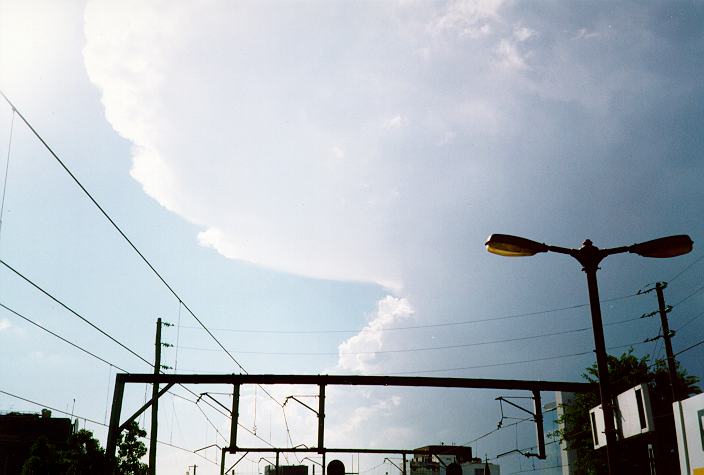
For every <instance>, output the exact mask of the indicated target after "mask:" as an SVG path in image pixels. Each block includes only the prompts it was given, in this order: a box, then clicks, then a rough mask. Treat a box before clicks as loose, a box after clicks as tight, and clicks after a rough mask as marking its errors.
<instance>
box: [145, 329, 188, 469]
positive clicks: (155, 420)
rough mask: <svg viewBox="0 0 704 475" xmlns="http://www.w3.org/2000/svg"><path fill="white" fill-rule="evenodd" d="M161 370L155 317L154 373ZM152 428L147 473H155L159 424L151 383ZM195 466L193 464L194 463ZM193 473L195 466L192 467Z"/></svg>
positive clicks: (156, 396)
mask: <svg viewBox="0 0 704 475" xmlns="http://www.w3.org/2000/svg"><path fill="white" fill-rule="evenodd" d="M160 372H161V318H157V319H156V338H155V340H154V375H155V376H157V375H159V373H160ZM151 422H152V428H151V431H150V432H149V475H156V434H157V429H158V424H159V384H158V383H154V384H153V385H152V418H151ZM194 467H195V465H194ZM193 473H194V474H195V468H194V469H193Z"/></svg>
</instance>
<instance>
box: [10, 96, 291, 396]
mask: <svg viewBox="0 0 704 475" xmlns="http://www.w3.org/2000/svg"><path fill="white" fill-rule="evenodd" d="M0 95H2V97H3V98H4V99H5V101H6V102H7V103H8V104H9V105H10V107H11V108H12V110H13V111H14V112H15V113H16V114H17V116H18V117H19V118H20V119H21V120H22V122H24V124H25V125H26V126H27V127H28V128H29V129H30V131H31V132H32V133H33V134H34V136H35V137H36V138H37V139H38V140H39V141H40V142H41V143H42V145H44V148H46V149H47V151H48V152H49V153H50V154H51V156H52V157H54V159H55V160H56V161H57V162H58V163H59V165H61V167H62V168H63V169H64V171H65V172H66V173H68V175H69V176H70V177H71V179H72V180H73V181H74V182H75V183H76V185H77V186H78V187H79V188H80V189H81V191H83V193H84V194H85V195H86V196H87V197H88V198H89V199H90V201H91V202H92V203H93V204H94V205H95V207H96V208H98V210H99V211H100V213H101V214H102V215H103V216H104V217H105V219H107V220H108V222H109V223H110V224H111V225H112V226H113V228H115V230H116V231H117V232H118V233H119V234H120V235H121V236H122V237H123V239H124V240H125V241H126V242H127V243H128V244H129V246H130V247H131V248H132V250H133V251H134V252H135V253H136V254H137V255H138V256H139V257H140V258H141V259H142V261H143V262H144V263H145V264H146V265H147V267H149V269H151V271H152V272H153V273H154V275H156V276H157V278H158V279H159V280H160V281H161V282H162V283H163V284H164V286H165V287H166V288H167V289H168V290H169V292H171V294H172V295H173V296H174V297H175V298H176V299H177V300H178V302H179V304H180V305H182V306H183V308H185V309H186V311H188V313H190V314H191V316H192V317H193V318H194V319H195V320H196V322H198V324H199V325H200V326H201V327H202V328H203V329H204V330H205V331H206V332H207V333H208V335H210V337H211V338H212V339H213V340H214V341H215V342H216V343H217V344H218V346H220V348H221V349H222V350H223V351H224V352H225V354H227V356H228V357H229V358H230V359H231V360H232V361H233V362H234V363H235V364H236V365H237V366H238V367H239V368H240V370H242V372H244V373H245V374H248V373H247V370H245V369H244V367H243V366H242V365H241V364H240V363H239V361H237V359H236V358H235V357H234V356H233V355H232V353H230V352H229V351H228V350H227V349H226V348H225V346H223V344H222V343H221V342H220V340H218V339H217V338H216V337H215V335H214V334H213V333H212V332H211V331H210V329H208V327H206V326H205V324H204V323H203V321H202V320H201V319H200V318H198V316H197V315H196V314H195V313H194V312H193V311H192V310H191V308H190V307H189V306H188V305H187V304H186V302H184V301H183V299H182V298H181V297H180V295H179V294H178V293H177V292H176V291H175V290H174V289H173V287H171V285H170V284H169V283H168V282H167V281H166V279H165V278H164V277H163V276H162V275H161V273H160V272H159V271H157V270H156V268H155V267H154V266H153V265H152V263H151V262H150V261H149V260H148V259H147V258H146V256H145V255H144V254H143V253H142V252H141V251H140V250H139V249H138V248H137V246H136V245H135V244H134V243H133V242H132V240H131V239H130V238H129V237H127V235H126V234H125V232H124V231H123V230H122V229H121V228H120V226H118V225H117V223H116V222H115V221H114V220H113V219H112V218H111V217H110V215H109V214H108V213H107V211H105V209H104V208H103V207H102V206H101V205H100V204H99V203H98V201H97V200H96V199H95V198H94V197H93V195H92V194H91V193H90V192H89V191H88V190H87V189H86V187H85V186H83V184H82V183H81V182H80V181H79V180H78V178H77V177H76V175H74V174H73V172H71V170H70V169H69V168H68V166H67V165H66V164H65V163H64V162H63V160H61V159H60V158H59V156H58V155H57V154H56V153H55V152H54V150H53V149H52V148H51V147H50V146H49V144H48V143H47V142H46V141H45V140H44V138H43V137H42V136H41V135H40V134H39V133H38V132H37V131H36V130H35V129H34V127H33V126H32V124H30V123H29V121H28V120H27V119H26V118H25V117H24V115H22V113H21V112H20V111H19V110H18V109H17V108H16V107H15V105H14V104H13V103H12V101H10V99H9V98H8V97H7V95H5V92H4V91H2V90H0ZM261 389H262V391H264V393H265V394H266V395H267V396H269V397H270V398H271V399H272V400H274V401H275V402H276V403H277V404H279V405H282V403H280V402H279V401H277V400H276V399H275V398H274V396H272V395H271V393H269V391H267V390H266V389H265V388H263V387H262V388H261Z"/></svg>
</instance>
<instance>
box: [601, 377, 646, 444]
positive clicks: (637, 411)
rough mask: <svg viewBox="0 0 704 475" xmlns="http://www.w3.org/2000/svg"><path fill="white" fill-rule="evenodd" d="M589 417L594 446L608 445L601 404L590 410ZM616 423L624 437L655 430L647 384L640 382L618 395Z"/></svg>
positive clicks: (615, 414)
mask: <svg viewBox="0 0 704 475" xmlns="http://www.w3.org/2000/svg"><path fill="white" fill-rule="evenodd" d="M589 419H590V421H591V426H592V436H593V442H594V448H595V449H599V448H601V447H603V446H605V445H606V435H605V434H604V412H603V411H602V409H601V404H600V405H598V406H596V407H595V408H593V409H591V410H590V411H589ZM614 425H615V426H616V432H617V434H618V436H619V437H621V438H624V439H627V438H629V437H633V436H636V435H640V434H645V433H647V432H652V431H654V430H655V424H654V422H653V411H652V409H651V407H650V393H649V392H648V385H647V384H639V385H638V386H635V387H632V388H631V389H629V390H628V391H624V392H622V393H621V394H619V395H618V397H617V398H616V404H615V407H614Z"/></svg>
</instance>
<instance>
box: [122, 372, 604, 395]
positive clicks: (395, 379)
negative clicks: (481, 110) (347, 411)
mask: <svg viewBox="0 0 704 475" xmlns="http://www.w3.org/2000/svg"><path fill="white" fill-rule="evenodd" d="M124 381H125V382H126V383H160V384H168V383H172V384H304V385H305V384H310V385H320V384H327V385H338V386H413V387H432V388H475V389H513V390H526V391H567V392H574V393H587V392H596V391H597V390H598V387H597V385H595V384H591V383H573V382H569V381H531V380H521V379H477V378H436V377H423V376H358V375H312V374H311V375H293V374H288V375H282V374H157V375H155V374H151V373H137V374H135V373H131V374H125V375H124Z"/></svg>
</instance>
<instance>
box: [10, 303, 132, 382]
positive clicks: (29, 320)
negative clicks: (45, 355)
mask: <svg viewBox="0 0 704 475" xmlns="http://www.w3.org/2000/svg"><path fill="white" fill-rule="evenodd" d="M0 307H2V308H4V309H5V310H7V311H8V312H10V313H12V314H14V315H15V316H17V317H19V318H21V319H23V320H25V321H27V322H29V323H31V324H32V325H34V326H35V327H38V328H41V329H42V330H44V331H45V332H47V333H49V334H50V335H53V336H55V337H56V338H58V339H59V340H61V341H63V342H64V343H68V344H69V345H71V346H72V347H74V348H76V349H78V350H80V351H82V352H83V353H85V354H87V355H90V356H92V357H93V358H95V359H97V360H100V361H102V362H103V363H105V364H106V365H108V366H110V367H113V368H117V369H119V370H120V371H123V372H125V373H126V372H127V371H126V370H125V369H123V368H121V367H119V366H118V365H116V364H115V363H111V362H110V361H108V360H106V359H103V358H101V357H100V356H98V355H96V354H95V353H92V352H90V351H88V350H86V349H85V348H83V347H82V346H80V345H77V344H76V343H74V342H72V341H69V340H67V339H66V338H64V337H62V336H61V335H59V334H57V333H54V332H53V331H51V330H49V329H48V328H46V327H44V326H42V325H40V324H39V323H37V322H35V321H34V320H31V319H30V318H28V317H26V316H24V315H22V314H21V313H19V312H17V311H16V310H13V309H11V308H10V307H8V306H7V305H5V304H3V303H2V302H0Z"/></svg>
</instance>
